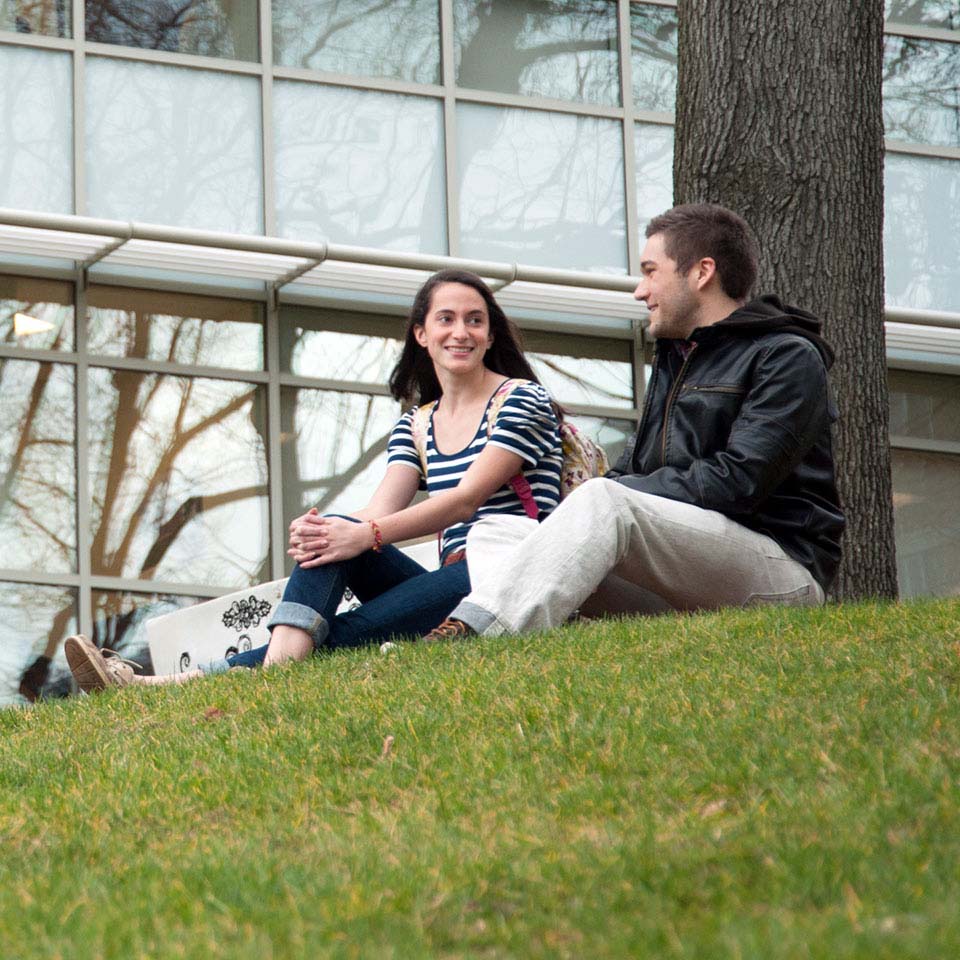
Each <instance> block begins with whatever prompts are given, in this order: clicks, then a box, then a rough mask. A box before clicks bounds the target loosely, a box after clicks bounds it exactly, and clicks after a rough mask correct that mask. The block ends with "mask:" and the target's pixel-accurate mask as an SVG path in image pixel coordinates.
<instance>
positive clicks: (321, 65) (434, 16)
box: [272, 0, 440, 83]
mask: <svg viewBox="0 0 960 960" xmlns="http://www.w3.org/2000/svg"><path fill="white" fill-rule="evenodd" d="M438 9H439V4H438V3H437V0H273V8H272V14H273V56H274V61H275V62H276V63H277V64H282V65H283V66H290V67H307V68H308V69H311V70H324V71H327V72H332V73H354V74H361V75H366V76H377V77H395V78H397V79H402V80H413V81H415V82H418V83H437V82H438V80H439V70H440V34H439V26H440V24H439V18H438Z"/></svg>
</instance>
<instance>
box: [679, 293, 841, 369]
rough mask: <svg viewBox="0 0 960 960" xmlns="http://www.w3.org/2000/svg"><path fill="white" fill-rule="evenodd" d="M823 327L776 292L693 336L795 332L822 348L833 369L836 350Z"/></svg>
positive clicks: (828, 365) (693, 337)
mask: <svg viewBox="0 0 960 960" xmlns="http://www.w3.org/2000/svg"><path fill="white" fill-rule="evenodd" d="M822 327H823V325H822V324H821V323H820V321H819V320H818V319H817V318H816V317H815V316H814V315H813V314H812V313H809V312H808V311H806V310H803V309H801V308H800V307H793V306H790V304H788V303H783V301H782V300H781V299H780V298H779V297H776V296H774V295H773V294H766V295H764V296H762V297H758V298H757V299H756V300H751V301H750V302H749V303H745V304H744V305H743V306H742V307H739V308H738V309H736V310H734V311H733V313H731V314H730V316H729V317H725V318H724V319H723V320H720V321H719V322H718V323H715V324H713V325H712V326H709V327H699V328H698V329H697V330H694V331H693V333H692V334H691V335H690V339H691V340H703V339H705V338H707V339H709V337H711V336H714V335H720V334H721V333H724V334H729V335H733V336H744V337H756V336H759V335H760V334H763V333H771V332H773V331H782V332H784V333H795V334H797V336H800V337H804V338H805V339H807V340H809V341H810V342H811V343H812V344H813V345H814V346H815V347H816V348H817V350H819V351H820V355H821V356H822V357H823V362H824V364H825V365H826V367H827V369H828V370H829V369H830V367H831V366H832V364H833V359H834V353H833V348H832V347H831V346H830V344H829V343H827V341H826V340H824V339H823V337H822V335H821V333H820V331H821V329H822Z"/></svg>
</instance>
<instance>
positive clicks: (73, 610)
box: [0, 582, 77, 707]
mask: <svg viewBox="0 0 960 960" xmlns="http://www.w3.org/2000/svg"><path fill="white" fill-rule="evenodd" d="M0 623H3V626H4V630H3V634H2V636H0V707H7V706H14V705H19V706H23V705H24V704H26V703H28V702H29V700H28V699H27V698H26V697H24V696H23V694H22V693H21V681H22V680H23V674H24V671H25V670H27V669H28V668H29V667H30V665H31V664H32V663H33V662H34V661H35V660H36V659H37V657H39V656H46V657H49V658H50V660H51V661H52V663H51V664H50V670H49V672H48V673H47V675H46V680H45V682H43V683H42V686H41V688H40V689H41V693H42V695H43V696H58V695H64V694H66V693H67V692H68V691H69V689H70V682H69V677H70V672H69V670H68V668H67V664H66V661H65V660H64V658H63V641H64V640H66V638H67V637H69V636H70V635H71V634H73V633H76V632H77V598H76V592H75V591H74V590H71V589H69V588H67V587H41V586H37V585H35V584H32V583H11V582H0ZM24 692H26V691H24Z"/></svg>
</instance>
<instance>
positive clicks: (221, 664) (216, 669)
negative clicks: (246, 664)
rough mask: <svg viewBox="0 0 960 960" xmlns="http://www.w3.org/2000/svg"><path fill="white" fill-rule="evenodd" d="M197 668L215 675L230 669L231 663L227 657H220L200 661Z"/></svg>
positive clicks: (210, 675)
mask: <svg viewBox="0 0 960 960" xmlns="http://www.w3.org/2000/svg"><path fill="white" fill-rule="evenodd" d="M197 669H198V670H199V671H200V672H201V673H202V674H204V675H205V676H208V677H213V676H216V675H217V674H218V673H226V672H227V671H228V670H229V669H230V664H229V663H228V662H227V658H226V657H218V658H217V659H216V660H210V661H208V662H207V663H198V664H197Z"/></svg>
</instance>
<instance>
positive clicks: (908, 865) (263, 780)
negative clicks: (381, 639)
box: [0, 601, 960, 960]
mask: <svg viewBox="0 0 960 960" xmlns="http://www.w3.org/2000/svg"><path fill="white" fill-rule="evenodd" d="M958 777H960V603H958V602H955V601H954V602H948V601H943V602H930V603H917V604H904V605H892V606H890V605H870V604H868V605H862V606H833V607H827V608H824V609H822V610H817V611H805V612H798V611H787V610H783V609H773V608H771V609H758V610H750V611H733V612H724V613H722V614H713V615H702V616H695V617H670V618H662V619H658V620H625V621H619V622H615V621H610V622H603V623H592V624H580V625H577V626H574V627H568V628H565V629H563V630H558V631H554V632H552V633H549V634H544V635H541V636H535V637H524V638H521V639H516V638H513V639H510V638H501V639H498V640H483V641H479V642H475V643H471V644H464V645H458V646H440V647H423V646H417V645H404V646H403V647H402V648H401V649H400V650H399V651H396V652H394V653H392V654H390V655H387V656H381V655H380V654H379V653H378V652H377V651H376V650H373V651H358V652H351V653H346V654H338V655H333V656H329V657H323V658H316V659H315V660H314V661H312V662H311V663H309V664H301V665H293V666H291V667H287V668H283V669H280V670H274V671H266V672H256V673H247V672H243V673H240V672H234V673H231V674H229V675H226V676H223V677H219V678H215V679H209V680H204V681H201V682H198V683H194V684H192V685H190V686H188V687H183V688H179V689H175V688H167V689H150V690H144V689H128V690H123V691H118V692H115V693H108V694H105V695H102V696H99V697H83V698H80V697H78V698H75V699H72V700H70V701H61V702H52V703H48V704H44V705H40V706H39V707H37V708H35V709H32V710H24V711H4V712H2V713H0V841H2V843H0V952H2V956H3V957H5V958H6V957H11V958H12V957H16V958H33V957H50V958H53V957H58V958H64V960H67V958H75V957H76V958H80V957H84V958H86V957H91V958H92V957H118V958H119V957H122V958H128V957H197V958H200V957H203V958H211V957H230V958H237V957H240V958H247V957H249V958H254V957H255V958H272V957H276V958H286V957H326V956H334V957H362V958H367V957H397V958H408V957H427V956H430V957H434V956H437V957H524V958H526V957H541V956H543V957H589V958H595V957H661V956H662V957H684V958H694V957H695V958H701V957H702V958H710V960H713V958H718V957H731V958H733V957H764V958H766V957H823V958H831V960H835V958H845V957H863V958H871V960H875V958H882V957H896V958H903V957H917V958H921V957H922V958H931V957H944V958H947V957H949V958H954V957H957V956H960V908H958V904H960V783H958Z"/></svg>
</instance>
